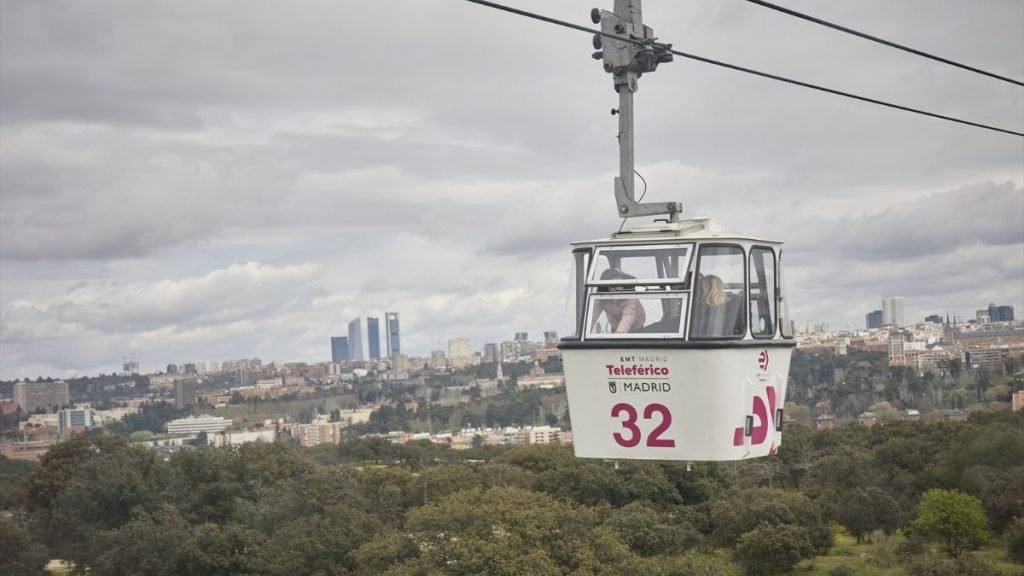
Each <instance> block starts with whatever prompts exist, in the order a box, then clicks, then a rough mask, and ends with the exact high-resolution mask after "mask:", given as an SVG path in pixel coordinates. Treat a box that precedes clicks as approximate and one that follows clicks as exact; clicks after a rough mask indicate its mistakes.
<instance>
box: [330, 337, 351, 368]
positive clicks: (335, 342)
mask: <svg viewBox="0 0 1024 576" xmlns="http://www.w3.org/2000/svg"><path fill="white" fill-rule="evenodd" d="M345 360H348V336H332V337H331V362H334V363H335V364H340V363H342V362H344V361H345Z"/></svg>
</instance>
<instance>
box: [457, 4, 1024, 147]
mask: <svg viewBox="0 0 1024 576" xmlns="http://www.w3.org/2000/svg"><path fill="white" fill-rule="evenodd" d="M465 1H466V2H469V3H471V4H478V5H480V6H486V7H488V8H494V9H496V10H501V11H503V12H509V13H511V14H516V15H519V16H523V17H526V18H532V19H534V20H540V21H542V22H547V23H549V24H555V25H556V26H562V27H565V28H572V29H574V30H579V31H581V32H587V33H590V34H597V35H599V36H603V37H605V38H611V39H613V40H618V41H621V42H629V43H630V44H635V45H638V46H656V47H658V48H660V49H662V50H665V51H667V52H670V53H672V54H674V55H676V56H680V57H683V58H688V59H690V60H696V61H698V62H703V63H705V64H711V65H714V66H719V67H722V68H728V69H730V70H736V71H737V72H745V73H747V74H752V75H755V76H760V77H762V78H768V79H771V80H777V81H779V82H785V83H787V84H792V85H794V86H800V87H803V88H809V89H811V90H817V91H819V92H825V93H828V94H833V95H835V96H842V97H844V98H850V99H853V100H859V101H861V102H868V103H870V104H875V105H878V106H884V107H887V108H892V109H895V110H902V111H904V112H911V113H913V114H920V115H922V116H928V117H930V118H936V119H939V120H946V121H948V122H955V123H958V124H964V125H966V126H973V127H975V128H982V129H985V130H992V131H994V132H1002V133H1004V134H1010V135H1013V136H1020V137H1021V138H1024V132H1017V131H1015V130H1009V129H1006V128H1000V127H997V126H990V125H988V124H981V123H979V122H972V121H970V120H964V119H962V118H955V117H953V116H946V115H943V114H936V113H934V112H928V111H926V110H921V109H918V108H911V107H910V106H903V105H900V104H893V103H891V102H886V101H884V100H878V99H876V98H869V97H867V96H860V95H857V94H853V93H850V92H844V91H842V90H835V89H832V88H827V87H825V86H819V85H817V84H811V83H809V82H803V81H801V80H794V79H792V78H786V77H785V76H779V75H777V74H770V73H768V72H761V71H759V70H754V69H752V68H746V67H743V66H737V65H735V64H729V63H727V62H722V61H719V60H713V59H711V58H705V57H703V56H697V55H696V54H689V53H687V52H682V51H680V50H674V49H673V48H672V45H671V44H665V43H661V42H644V41H641V40H636V39H634V38H629V37H626V36H619V35H617V34H609V33H607V32H602V31H601V30H595V29H593V28H587V27H586V26H580V25H578V24H573V23H571V22H566V21H564V20H559V19H557V18H551V17H550V16H544V15H541V14H536V13H534V12H528V11H526V10H522V9H519V8H513V7H511V6H506V5H504V4H498V3H496V2H490V1H489V0H465Z"/></svg>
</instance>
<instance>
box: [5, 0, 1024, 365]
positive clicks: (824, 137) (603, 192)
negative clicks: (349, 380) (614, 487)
mask: <svg viewBox="0 0 1024 576" xmlns="http://www.w3.org/2000/svg"><path fill="white" fill-rule="evenodd" d="M516 6H517V7H519V8H522V9H525V10H530V11H535V12H538V13H543V14H545V15H549V16H551V17H554V18H558V19H562V20H566V21H568V22H573V23H577V24H580V25H584V26H589V25H591V23H590V18H589V13H590V9H591V8H593V7H594V6H598V7H600V8H603V9H609V8H611V2H610V0H609V1H608V3H607V4H604V5H602V4H594V3H583V2H576V1H573V2H560V3H550V2H542V1H540V0H522V1H519V2H517V3H516ZM797 8H798V7H797ZM809 12H813V13H814V14H815V15H816V16H818V17H821V18H823V19H826V20H834V21H839V22H843V23H845V24H848V25H850V26H851V27H853V28H856V29H861V30H865V31H868V32H872V33H876V34H879V35H881V36H887V37H891V38H892V39H893V40H895V41H899V42H901V43H905V44H907V45H911V46H915V47H919V48H921V49H924V50H928V51H933V52H935V53H939V54H941V55H943V56H946V57H949V58H951V59H954V60H964V61H966V62H969V63H971V64H972V65H976V66H978V67H980V68H983V69H988V70H992V71H994V72H997V73H1002V74H1005V75H1009V76H1012V77H1024V31H1022V30H1021V28H1020V25H1019V23H1020V22H1021V21H1022V19H1024V4H1021V3H1019V2H1002V3H993V4H991V5H989V6H987V8H986V10H964V9H963V5H962V3H958V2H953V1H951V0H934V1H931V0H929V1H925V0H908V1H907V2H903V3H900V4H899V5H895V6H894V5H892V4H891V3H886V2H882V1H881V0H865V1H863V2H857V3H837V4H828V5H824V4H823V5H820V6H819V5H815V7H814V9H813V10H809ZM349 21H359V22H373V23H376V24H377V25H375V26H369V27H366V26H357V27H353V28H352V29H346V30H345V31H344V33H343V34H341V33H338V28H337V23H338V22H349ZM209 22H217V30H216V32H213V31H211V29H210V28H209V25H208V23H209ZM644 22H645V23H646V24H648V25H650V26H651V27H652V28H654V29H655V30H656V32H657V35H658V36H659V38H660V39H662V41H665V42H676V43H677V48H679V49H682V50H686V51H688V52H693V53H696V54H700V55H703V56H706V57H709V58H716V59H720V60H722V61H725V62H730V63H734V64H737V65H741V66H747V67H750V68H754V69H758V70H764V71H766V72H769V73H775V74H779V75H783V76H787V77H792V78H795V79H799V80H803V81H808V82H812V83H815V84H820V85H823V86H828V87H831V88H835V89H839V90H845V91H850V92H853V93H857V94H862V95H864V96H867V97H872V98H878V99H882V100H886V101H893V102H896V103H898V104H902V105H908V106H913V107H919V108H922V109H926V110H928V111H932V112H935V113H938V114H946V115H950V116H955V117H963V118H966V119H969V120H972V121H977V122H981V123H985V124H992V125H997V126H1001V127H1005V128H1008V129H1011V130H1015V131H1024V121H1022V118H1024V99H1022V98H1021V92H1020V89H1019V87H1016V86H1011V85H1007V84H1005V83H1001V82H999V81H997V80H994V79H991V78H986V77H982V76H979V75H976V74H972V73H970V72H968V71H965V70H957V69H954V68H950V67H948V66H945V65H943V64H941V63H938V62H934V61H929V60H926V59H923V58H919V57H917V56H914V55H911V54H906V53H901V52H898V51H894V50H891V49H890V48H888V47H884V46H879V45H875V44H872V43H869V42H866V41H864V40H863V39H860V38H855V37H850V36H846V35H840V34H839V33H837V32H835V31H830V30H827V29H824V28H822V27H819V26H814V25H812V24H810V23H808V22H803V21H799V20H798V19H794V18H786V17H784V16H783V15H780V14H777V13H774V12H772V11H769V10H765V9H763V8H761V7H758V6H754V5H750V4H749V3H742V2H740V3H723V2H717V1H715V0H696V1H694V2H687V3H668V2H664V3H647V4H645V5H644ZM453 26H455V27H457V28H458V29H459V30H461V31H462V32H464V33H465V36H463V35H462V34H459V35H438V34H436V32H435V31H436V30H438V29H452V27H453ZM382 29H383V30H386V31H387V32H388V37H389V40H388V41H387V42H384V43H381V42H380V41H379V34H380V30H382ZM182 38H189V39H190V40H189V42H186V43H183V42H182V41H181V39H182ZM524 38H529V39H530V40H531V41H530V42H523V39H524ZM225 39H230V41H225ZM367 46H374V57H373V58H371V59H367V58H361V57H354V56H355V55H359V54H362V53H363V52H365V50H366V47H367ZM592 51H593V48H592V46H591V38H590V37H589V35H588V34H581V33H579V32H576V31H571V30H566V29H563V28H559V27H555V26H551V25H549V24H545V23H541V22H536V21H530V20H526V19H522V18H519V17H515V16H513V15H509V14H505V13H501V12H498V11H495V10H492V9H488V8H484V7H481V6H475V5H471V4H468V3H465V2H460V1H451V0H434V1H431V2H412V1H409V0H396V1H395V2H391V3H362V4H352V3H320V4H310V5H303V6H301V7H295V6H288V7H284V6H283V5H275V4H268V5H258V6H251V5H248V4H241V3H237V2H232V1H230V0H229V1H228V2H224V3H217V4H194V5H191V4H185V5H183V4H174V3H172V4H162V3H138V4H115V3H103V2H100V3H98V4H91V5H89V7H88V8H86V7H84V6H81V5H79V4H77V3H73V2H66V1H60V0H58V1H57V2H53V3H0V53H2V54H3V58H0V80H2V81H0V102H2V106H3V107H2V112H3V114H2V115H0V134H2V138H0V152H2V154H0V174H2V177H0V199H2V203H0V378H2V379H5V380H11V379H15V378H19V377H29V378H35V377H37V376H39V375H48V376H53V377H58V376H66V375H71V374H75V373H84V374H97V373H101V372H102V373H109V372H111V371H114V370H117V369H119V368H120V365H121V363H122V362H121V359H122V358H123V357H125V356H126V355H131V354H136V355H137V358H138V361H139V362H140V364H141V365H142V367H143V369H152V368H154V367H159V366H164V365H166V364H167V363H170V362H181V361H189V359H203V358H206V359H211V358H220V359H226V358H238V357H243V356H250V357H263V358H273V359H281V360H285V361H320V360H323V359H325V358H327V351H328V349H327V343H328V342H329V338H330V337H332V336H345V335H346V332H345V331H344V328H343V327H344V326H345V324H346V323H347V322H349V321H350V320H351V319H353V318H356V317H365V315H366V313H367V311H387V310H397V311H400V312H401V336H400V347H401V350H402V352H403V353H407V354H409V355H425V354H429V352H430V351H432V350H435V349H438V343H439V342H440V343H444V342H447V340H448V339H449V338H454V337H465V338H469V339H471V341H472V342H473V343H474V346H480V345H482V344H483V343H486V342H495V341H498V342H500V341H504V340H506V339H507V338H508V336H510V335H514V334H515V332H521V331H525V332H528V333H530V334H531V335H533V336H534V337H535V338H537V337H539V335H540V334H543V332H544V331H547V330H557V331H558V332H559V333H560V334H566V333H569V330H567V329H566V322H565V310H566V304H567V300H566V299H567V296H568V291H569V273H570V262H571V257H570V251H571V243H572V242H574V241H580V240H586V239H592V238H598V237H605V236H608V235H609V234H611V233H613V232H615V231H616V230H618V229H619V228H620V226H621V225H622V221H621V220H620V219H618V218H617V212H616V208H615V203H614V195H613V178H614V176H615V175H616V174H617V173H618V154H619V151H618V147H617V142H616V134H617V119H616V118H614V117H612V116H611V115H609V113H608V111H609V110H610V109H612V108H614V107H615V106H616V105H617V97H616V95H615V93H614V91H613V87H612V83H611V79H610V77H609V75H608V74H606V73H605V72H604V71H603V70H602V67H601V63H600V62H597V61H594V60H593V59H591V57H590V55H591V52H592ZM339 58H340V61H341V62H342V63H343V64H342V65H339ZM469 72H471V73H469ZM354 86H357V87H358V88H354ZM636 129H637V131H636V134H635V139H636V169H637V171H638V172H639V173H640V174H641V175H642V177H643V180H644V182H645V183H646V189H645V190H646V192H645V194H646V196H645V201H651V202H654V201H680V202H682V204H683V216H684V217H697V216H710V217H713V218H715V219H716V220H718V221H719V222H721V224H722V227H723V229H724V230H725V231H732V232H738V233H741V234H744V235H750V236H752V237H764V238H769V239H778V240H781V241H783V242H785V244H784V247H783V253H784V256H785V262H786V270H785V274H786V282H787V289H788V294H787V299H788V302H789V312H790V317H791V318H792V319H793V320H794V321H795V322H796V323H797V325H800V326H803V325H804V324H806V323H808V322H813V323H826V324H829V325H830V326H832V327H834V328H836V329H842V328H848V329H857V328H860V327H861V326H863V324H864V319H865V314H867V313H868V312H870V311H872V310H875V309H876V307H877V306H878V304H879V298H881V297H882V296H883V295H893V294H896V295H901V296H903V297H904V298H905V317H906V320H907V321H908V322H910V321H915V320H917V319H919V318H923V317H924V316H927V315H931V314H942V315H943V316H944V315H945V313H946V311H947V310H948V311H954V310H955V311H956V313H957V314H958V315H960V316H964V317H968V318H969V317H973V316H974V312H975V311H976V310H979V309H982V308H985V307H986V306H987V305H988V303H991V302H995V303H999V304H1001V305H1011V306H1014V307H1015V308H1016V310H1017V311H1018V314H1020V313H1021V312H1022V311H1024V141H1022V139H1021V138H1019V137H1015V136H1012V135H1006V134H999V133H994V132H990V131H984V130H979V129H977V128H972V127H969V126H963V125H957V124H953V123H948V122H943V121H940V120H937V119H934V118H925V117H921V116H915V115H911V114H907V113H903V112H899V111H896V110H889V109H885V108H880V107H875V106H872V105H871V104H868V103H864V102H855V101H852V100H847V99H842V98H837V97H835V96H832V95H828V94H822V93H818V92H813V91H810V90H806V89H802V88H799V87H795V86H790V85H785V84H781V83H777V82H773V81H771V80H768V79H764V78H757V77H754V76H750V75H744V74H741V73H738V72H736V71H729V70H724V69H720V68H715V67H711V66H708V65H706V64H702V63H699V62H694V61H692V60H687V59H683V58H677V59H676V61H675V62H672V63H667V64H664V65H662V66H661V67H659V69H658V71H657V73H656V74H651V75H647V74H645V75H644V77H643V78H642V79H641V80H640V87H639V91H638V92H637V96H636ZM638 184H639V181H638ZM649 221H650V219H646V218H641V219H636V220H634V221H631V222H628V223H627V224H626V226H627V227H628V226H632V225H637V224H644V223H648V222H649ZM375 317H380V315H379V314H376V313H375ZM384 318H385V320H384V326H382V327H381V329H382V330H384V332H385V334H384V335H382V336H385V337H386V335H387V334H389V329H388V328H387V326H388V321H387V317H386V316H384ZM382 352H383V350H382ZM382 355H383V354H382Z"/></svg>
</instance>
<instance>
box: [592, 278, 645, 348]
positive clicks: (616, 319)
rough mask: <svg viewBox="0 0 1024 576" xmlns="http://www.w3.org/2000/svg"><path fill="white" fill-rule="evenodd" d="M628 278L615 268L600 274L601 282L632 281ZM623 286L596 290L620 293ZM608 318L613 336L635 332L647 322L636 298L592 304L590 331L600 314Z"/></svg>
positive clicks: (606, 299)
mask: <svg viewBox="0 0 1024 576" xmlns="http://www.w3.org/2000/svg"><path fill="white" fill-rule="evenodd" d="M634 278H635V276H630V275H629V274H626V273H625V272H623V271H621V270H619V269H617V268H609V269H607V270H605V271H604V272H602V273H601V280H633V279H634ZM625 289H626V287H625V286H602V287H600V288H598V290H599V291H601V292H622V291H625ZM602 312H603V313H604V315H605V317H606V318H608V324H609V325H610V326H611V331H612V332H613V333H615V334H626V333H629V332H636V331H638V330H640V329H641V328H643V327H644V323H645V322H647V313H646V312H644V306H643V304H641V303H640V301H639V300H637V299H636V298H614V299H613V298H603V299H601V300H598V301H597V302H595V303H594V310H593V312H592V313H591V321H590V330H591V331H593V330H594V326H595V325H597V319H598V318H600V316H601V313H602Z"/></svg>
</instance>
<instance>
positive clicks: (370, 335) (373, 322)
mask: <svg viewBox="0 0 1024 576" xmlns="http://www.w3.org/2000/svg"><path fill="white" fill-rule="evenodd" d="M366 342H367V346H368V347H369V352H370V360H376V359H378V358H380V320H379V319H377V318H374V317H373V316H367V317H366Z"/></svg>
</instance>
